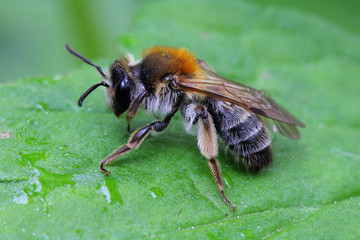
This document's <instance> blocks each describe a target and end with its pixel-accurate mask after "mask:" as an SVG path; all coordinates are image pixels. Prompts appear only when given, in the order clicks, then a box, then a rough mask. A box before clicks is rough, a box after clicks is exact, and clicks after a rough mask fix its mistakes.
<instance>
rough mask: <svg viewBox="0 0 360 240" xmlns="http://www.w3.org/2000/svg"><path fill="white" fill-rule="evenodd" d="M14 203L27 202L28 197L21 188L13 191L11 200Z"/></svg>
mask: <svg viewBox="0 0 360 240" xmlns="http://www.w3.org/2000/svg"><path fill="white" fill-rule="evenodd" d="M12 201H13V202H14V203H17V204H28V203H29V197H28V195H27V194H26V192H24V191H23V190H21V191H19V192H17V193H15V195H14V197H13V200H12Z"/></svg>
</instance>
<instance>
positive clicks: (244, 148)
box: [207, 99, 272, 171]
mask: <svg viewBox="0 0 360 240" xmlns="http://www.w3.org/2000/svg"><path fill="white" fill-rule="evenodd" d="M207 108H208V112H209V113H210V114H211V115H212V117H213V121H214V124H215V126H216V130H217V132H218V134H219V137H220V138H221V139H222V140H223V141H224V143H225V144H226V145H227V146H228V147H229V148H230V149H231V150H232V151H233V152H234V153H235V154H236V155H237V156H238V158H237V163H239V164H240V165H242V166H243V167H245V169H246V170H250V171H259V170H260V169H262V168H263V167H266V166H268V165H269V164H270V163H271V160H272V153H271V148H270V144H271V139H270V137H269V135H268V133H267V132H266V129H265V126H264V124H263V123H262V122H261V121H260V120H259V119H258V118H257V117H256V115H255V114H253V113H250V112H248V111H246V110H244V109H242V108H241V107H238V106H235V105H233V104H229V103H225V102H223V101H220V100H217V99H209V101H208V102H207Z"/></svg>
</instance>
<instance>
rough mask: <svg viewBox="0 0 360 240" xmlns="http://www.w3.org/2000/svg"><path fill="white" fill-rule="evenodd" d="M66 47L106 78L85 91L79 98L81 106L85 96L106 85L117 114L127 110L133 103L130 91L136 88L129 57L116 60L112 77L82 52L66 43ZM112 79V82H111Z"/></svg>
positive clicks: (111, 106) (112, 68)
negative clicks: (76, 50)
mask: <svg viewBox="0 0 360 240" xmlns="http://www.w3.org/2000/svg"><path fill="white" fill-rule="evenodd" d="M65 48H66V49H67V50H68V51H69V52H70V53H71V54H72V55H74V56H76V57H78V58H80V59H81V60H83V61H84V62H86V63H87V64H89V65H91V66H93V67H95V68H96V69H97V70H98V72H99V73H100V75H101V76H102V77H103V78H104V81H101V82H100V83H98V84H95V85H93V86H91V87H90V88H89V89H88V90H86V91H85V92H84V94H83V95H81V97H80V98H79V100H78V105H79V107H81V106H82V104H83V101H84V100H85V98H86V97H87V96H88V95H89V94H90V93H91V92H92V91H94V90H95V89H96V88H97V87H99V86H104V87H106V88H107V98H108V104H109V106H110V108H111V110H112V111H113V112H114V113H115V115H116V116H119V115H120V114H122V113H123V112H125V111H126V110H127V109H128V108H129V106H130V103H131V95H130V92H131V90H132V89H133V88H134V83H133V81H132V80H131V79H132V78H133V76H132V75H131V70H130V68H129V65H128V60H127V59H125V58H124V59H119V60H116V61H115V62H114V63H113V64H112V65H111V68H110V78H109V77H108V76H106V75H105V74H104V72H103V71H102V69H101V68H100V67H99V66H98V65H95V64H94V63H92V62H91V61H90V60H89V59H87V58H85V57H84V56H82V55H81V54H79V53H77V52H75V51H74V50H73V49H71V48H70V46H69V45H68V44H65ZM109 80H110V82H109Z"/></svg>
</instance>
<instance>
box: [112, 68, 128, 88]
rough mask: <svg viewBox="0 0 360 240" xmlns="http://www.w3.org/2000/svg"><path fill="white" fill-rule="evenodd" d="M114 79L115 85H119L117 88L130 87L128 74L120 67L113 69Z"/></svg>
mask: <svg viewBox="0 0 360 240" xmlns="http://www.w3.org/2000/svg"><path fill="white" fill-rule="evenodd" d="M113 80H114V82H115V86H117V88H120V90H123V89H126V88H129V87H130V82H129V79H128V76H127V74H126V73H125V72H124V71H123V70H122V69H120V68H115V69H114V70H113Z"/></svg>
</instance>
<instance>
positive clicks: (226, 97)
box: [177, 60, 305, 139]
mask: <svg viewBox="0 0 360 240" xmlns="http://www.w3.org/2000/svg"><path fill="white" fill-rule="evenodd" d="M199 65H200V66H201V68H202V70H203V72H204V74H202V75H204V77H196V78H190V79H182V80H179V82H178V83H177V84H178V87H179V88H180V89H182V90H184V91H188V92H196V93H201V94H204V95H206V96H209V97H213V98H217V99H219V100H222V101H225V102H229V103H233V104H235V105H238V106H240V107H242V108H244V109H247V110H249V111H251V112H253V113H255V114H257V115H260V116H262V117H259V118H260V119H261V121H263V122H264V124H265V125H266V126H267V127H268V128H269V129H270V130H272V131H274V132H280V133H281V134H282V135H284V136H286V137H289V138H293V139H298V138H300V132H299V130H298V129H297V127H305V124H303V123H302V122H300V121H299V120H297V119H296V117H295V116H293V115H292V114H291V113H289V112H288V111H287V110H286V109H285V108H283V107H282V106H280V105H279V104H278V103H276V102H275V101H274V100H273V99H271V98H270V97H267V96H265V95H264V93H263V92H261V91H257V90H255V89H253V88H251V87H247V86H245V85H243V84H240V83H236V82H232V81H230V80H228V79H225V78H224V77H222V76H220V75H218V74H216V73H215V72H213V71H212V70H211V69H210V68H209V67H208V66H207V65H206V63H205V62H204V61H201V60H199ZM263 117H265V118H263ZM266 118H267V119H266Z"/></svg>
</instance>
